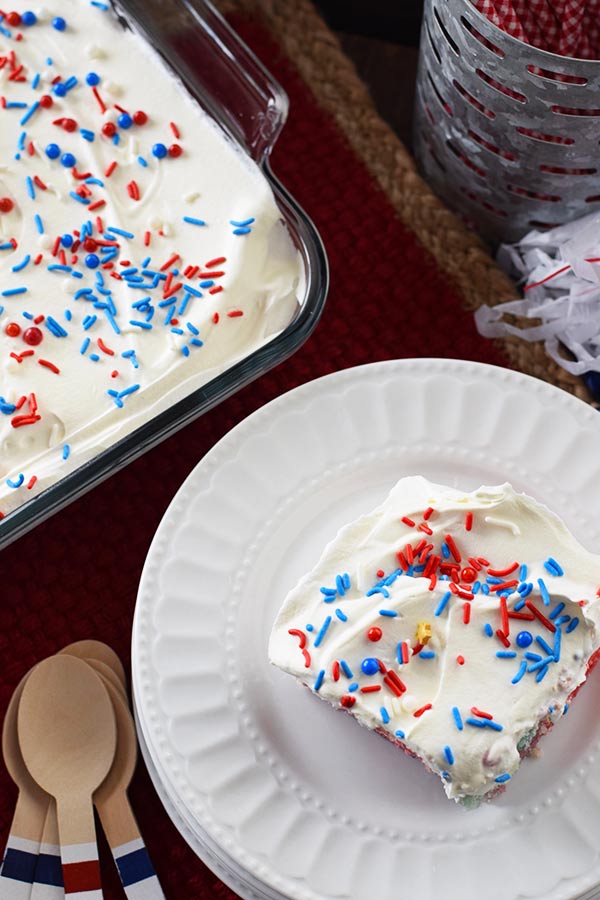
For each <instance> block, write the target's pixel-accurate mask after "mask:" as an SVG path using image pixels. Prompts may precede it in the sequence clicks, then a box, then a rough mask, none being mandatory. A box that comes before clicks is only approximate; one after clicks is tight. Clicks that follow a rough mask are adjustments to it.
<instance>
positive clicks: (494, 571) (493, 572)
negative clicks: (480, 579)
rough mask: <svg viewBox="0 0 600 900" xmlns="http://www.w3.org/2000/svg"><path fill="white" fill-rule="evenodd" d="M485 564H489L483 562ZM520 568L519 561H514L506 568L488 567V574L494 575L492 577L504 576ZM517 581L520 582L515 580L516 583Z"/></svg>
mask: <svg viewBox="0 0 600 900" xmlns="http://www.w3.org/2000/svg"><path fill="white" fill-rule="evenodd" d="M480 562H483V560H481V559H480ZM483 565H484V566H485V565H488V563H484V562H483ZM518 568H519V563H518V562H514V563H513V564H512V565H510V566H507V567H506V569H488V575H492V577H494V578H503V577H504V576H505V575H510V574H511V573H512V572H514V571H515V570H516V569H518ZM517 583H518V582H516V581H515V584H517Z"/></svg>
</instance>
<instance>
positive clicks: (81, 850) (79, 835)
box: [56, 796, 103, 900]
mask: <svg viewBox="0 0 600 900" xmlns="http://www.w3.org/2000/svg"><path fill="white" fill-rule="evenodd" d="M56 815H57V819H58V834H59V837H60V856H61V861H62V874H63V882H64V886H65V897H66V898H67V900H69V898H72V900H83V898H84V897H85V900H103V894H102V883H101V880H100V861H99V859H98V845H97V843H96V826H95V824H94V810H93V806H92V802H91V798H86V797H81V796H75V797H67V798H62V797H58V798H57V804H56Z"/></svg>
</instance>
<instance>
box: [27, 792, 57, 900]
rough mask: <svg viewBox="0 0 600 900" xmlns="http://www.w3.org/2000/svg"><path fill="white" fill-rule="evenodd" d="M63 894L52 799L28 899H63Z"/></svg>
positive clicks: (54, 805)
mask: <svg viewBox="0 0 600 900" xmlns="http://www.w3.org/2000/svg"><path fill="white" fill-rule="evenodd" d="M64 896H65V888H64V883H63V875H62V866H61V860H60V840H59V837H58V821H57V819H56V801H55V800H54V799H52V800H51V801H50V805H49V806H48V812H47V813H46V821H45V822H44V830H43V832H42V843H41V845H40V855H39V856H38V858H37V863H36V866H35V872H34V878H33V884H32V885H31V894H30V897H29V900H63V898H64Z"/></svg>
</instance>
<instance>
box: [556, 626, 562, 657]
mask: <svg viewBox="0 0 600 900" xmlns="http://www.w3.org/2000/svg"><path fill="white" fill-rule="evenodd" d="M561 637H562V632H561V630H560V628H557V629H556V631H555V632H554V661H555V662H558V661H559V659H560V644H561Z"/></svg>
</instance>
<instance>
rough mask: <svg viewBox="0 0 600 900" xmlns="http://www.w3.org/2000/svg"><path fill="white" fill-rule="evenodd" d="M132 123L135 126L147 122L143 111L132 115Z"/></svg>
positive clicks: (139, 110)
mask: <svg viewBox="0 0 600 900" xmlns="http://www.w3.org/2000/svg"><path fill="white" fill-rule="evenodd" d="M133 121H134V122H135V124H136V125H145V124H146V122H147V121H148V116H147V115H146V113H145V112H144V111H143V109H138V111H137V112H134V114H133Z"/></svg>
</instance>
